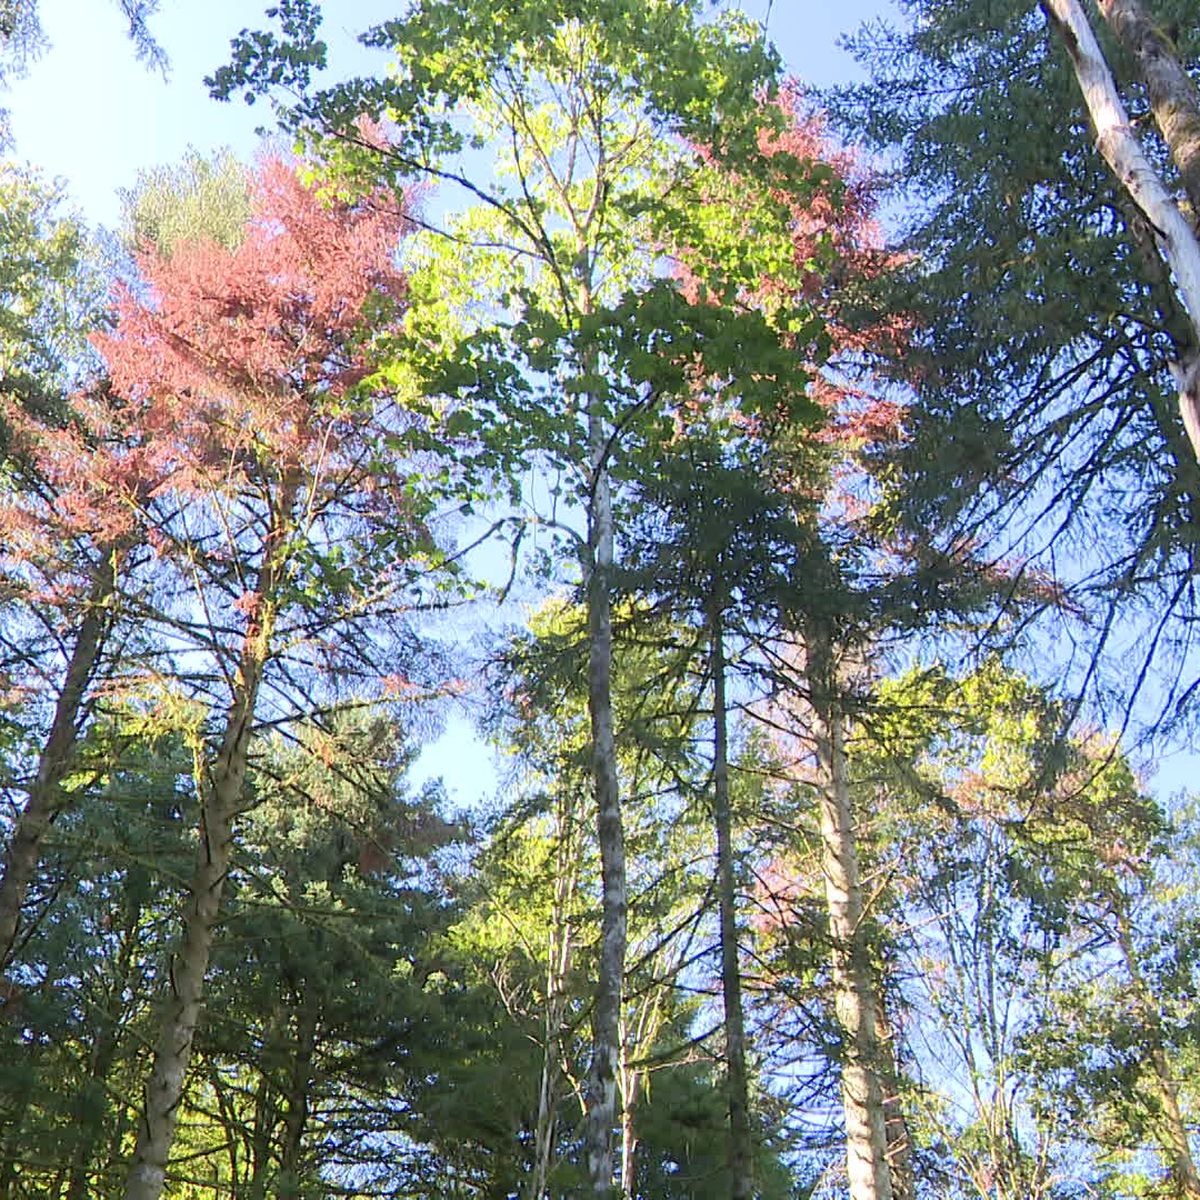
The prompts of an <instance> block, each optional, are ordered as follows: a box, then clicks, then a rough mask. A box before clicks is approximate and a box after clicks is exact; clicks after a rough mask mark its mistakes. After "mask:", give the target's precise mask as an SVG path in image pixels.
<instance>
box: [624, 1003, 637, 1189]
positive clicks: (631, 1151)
mask: <svg viewBox="0 0 1200 1200" xmlns="http://www.w3.org/2000/svg"><path fill="white" fill-rule="evenodd" d="M637 1040H638V1039H637V1035H636V1034H634V1035H633V1036H630V1033H629V1022H628V1018H627V1016H626V1014H625V1013H624V1012H622V1017H621V1200H634V1195H633V1184H634V1180H635V1178H636V1170H637V1147H638V1137H637V1128H636V1126H635V1124H634V1117H635V1115H636V1113H637V1103H638V1090H639V1088H641V1086H642V1078H641V1072H640V1071H639V1070H638V1069H637V1067H636V1066H635V1065H634V1063H635V1062H636V1055H637V1047H636V1046H635V1044H634V1043H635V1041H637Z"/></svg>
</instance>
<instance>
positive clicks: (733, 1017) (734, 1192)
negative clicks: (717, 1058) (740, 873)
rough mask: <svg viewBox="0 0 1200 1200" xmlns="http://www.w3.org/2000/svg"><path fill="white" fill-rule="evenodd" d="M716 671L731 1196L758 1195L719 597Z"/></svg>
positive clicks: (714, 623)
mask: <svg viewBox="0 0 1200 1200" xmlns="http://www.w3.org/2000/svg"><path fill="white" fill-rule="evenodd" d="M709 635H710V641H711V648H710V658H711V662H712V673H713V818H714V821H715V824H716V827H717V895H718V908H719V911H720V925H721V998H722V1000H723V1002H724V1011H725V1077H726V1078H725V1086H726V1091H727V1093H728V1097H727V1099H728V1105H729V1183H730V1196H731V1197H732V1200H750V1197H751V1196H752V1195H753V1194H754V1153H753V1143H752V1138H751V1133H750V1099H749V1086H748V1082H747V1077H746V1022H745V1016H744V1013H743V1009H742V971H741V963H740V962H739V960H738V931H737V889H736V886H735V882H734V870H733V814H732V805H731V803H730V798H729V731H728V726H727V709H726V701H725V634H724V628H723V623H722V620H721V610H720V599H719V596H718V598H717V599H716V600H715V601H714V603H713V606H712V611H711V613H710V616H709Z"/></svg>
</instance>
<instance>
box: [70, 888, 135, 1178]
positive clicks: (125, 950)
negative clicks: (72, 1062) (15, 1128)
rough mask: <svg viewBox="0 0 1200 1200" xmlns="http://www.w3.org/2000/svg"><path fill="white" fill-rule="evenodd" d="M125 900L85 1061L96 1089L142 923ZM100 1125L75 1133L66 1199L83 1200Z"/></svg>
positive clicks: (102, 1080)
mask: <svg viewBox="0 0 1200 1200" xmlns="http://www.w3.org/2000/svg"><path fill="white" fill-rule="evenodd" d="M125 901H126V902H125V919H124V921H123V922H122V930H121V932H122V938H121V949H120V951H119V953H118V955H117V962H116V968H115V970H114V971H113V974H112V984H111V986H110V987H109V989H108V1003H107V1006H106V1009H105V1012H104V1014H103V1017H102V1018H101V1020H100V1028H99V1031H98V1032H97V1034H96V1040H95V1042H94V1043H93V1044H92V1052H91V1054H90V1055H89V1061H88V1079H89V1081H90V1082H91V1084H92V1086H93V1087H95V1088H97V1089H101V1088H104V1087H106V1086H108V1075H109V1072H110V1071H111V1070H112V1066H113V1063H114V1062H115V1061H116V1056H117V1047H118V1045H119V1043H120V1035H121V1027H122V1019H121V1018H122V1014H121V1012H120V1009H121V996H122V994H123V993H124V992H125V990H126V989H127V988H128V987H129V985H130V982H131V980H130V975H131V968H132V964H133V953H134V949H135V948H136V946H137V941H138V938H137V934H138V927H139V925H140V924H141V921H142V904H141V901H140V900H139V899H138V898H137V897H136V896H134V895H133V894H132V892H131V890H130V889H128V888H127V889H126V897H125ZM102 1124H103V1119H101V1120H100V1121H98V1122H97V1123H96V1124H95V1125H92V1126H91V1127H90V1128H89V1127H87V1126H85V1127H84V1128H82V1129H81V1130H80V1131H79V1141H78V1143H77V1144H76V1147H75V1152H74V1153H73V1154H72V1156H71V1164H70V1171H69V1174H68V1182H67V1189H66V1200H87V1196H88V1193H89V1191H90V1188H89V1186H88V1178H89V1176H90V1174H91V1165H92V1160H93V1158H94V1157H95V1151H96V1143H97V1142H98V1141H99V1139H100V1133H101V1128H100V1126H101V1125H102Z"/></svg>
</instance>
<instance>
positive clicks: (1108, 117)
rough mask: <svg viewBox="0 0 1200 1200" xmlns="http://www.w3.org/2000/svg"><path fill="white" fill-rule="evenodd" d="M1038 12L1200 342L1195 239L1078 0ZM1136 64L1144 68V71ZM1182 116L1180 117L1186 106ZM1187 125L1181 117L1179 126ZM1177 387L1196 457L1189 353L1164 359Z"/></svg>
mask: <svg viewBox="0 0 1200 1200" xmlns="http://www.w3.org/2000/svg"><path fill="white" fill-rule="evenodd" d="M1039 3H1040V6H1041V9H1042V11H1043V12H1044V13H1045V14H1046V17H1047V19H1048V20H1049V22H1050V23H1051V25H1052V26H1053V27H1054V28H1055V29H1057V30H1058V33H1059V36H1060V37H1061V39H1062V42H1063V45H1064V46H1065V47H1066V50H1067V54H1068V55H1069V57H1070V59H1071V64H1072V66H1073V67H1074V70H1075V77H1076V79H1077V80H1078V81H1079V87H1080V91H1081V92H1082V93H1083V99H1084V104H1085V106H1086V108H1087V111H1088V114H1089V115H1090V117H1091V120H1092V124H1093V126H1094V127H1095V130H1096V147H1097V149H1098V150H1099V151H1100V153H1101V155H1102V156H1103V158H1104V161H1105V162H1106V163H1108V165H1109V168H1110V170H1111V171H1112V173H1113V174H1114V175H1115V176H1116V178H1117V180H1118V181H1119V182H1120V184H1121V186H1122V187H1123V188H1124V189H1125V191H1126V193H1127V194H1128V195H1129V198H1130V199H1131V200H1132V201H1133V203H1134V204H1135V205H1136V206H1137V208H1138V209H1139V211H1140V212H1141V213H1142V214H1143V215H1144V216H1145V218H1146V220H1147V221H1148V222H1149V224H1150V227H1151V229H1152V230H1153V231H1154V236H1155V241H1156V243H1157V246H1158V250H1159V253H1160V254H1161V255H1162V257H1163V259H1164V260H1165V262H1166V263H1167V265H1168V266H1169V267H1170V268H1171V271H1172V272H1173V274H1174V276H1175V284H1176V287H1177V289H1178V293H1179V298H1180V300H1181V301H1182V303H1183V307H1184V308H1185V310H1186V311H1187V314H1188V319H1189V321H1190V322H1191V326H1192V330H1193V332H1194V334H1195V335H1196V336H1195V337H1193V339H1192V342H1193V345H1195V344H1200V240H1198V239H1197V235H1196V231H1195V230H1194V229H1193V228H1192V225H1191V224H1190V223H1189V221H1188V220H1187V219H1186V218H1185V217H1184V215H1183V213H1182V212H1181V211H1180V208H1179V205H1178V204H1176V202H1175V200H1174V198H1173V197H1172V196H1171V194H1170V192H1169V191H1168V190H1167V188H1166V185H1165V184H1164V182H1163V180H1162V177H1161V176H1160V175H1159V173H1158V171H1157V170H1156V168H1155V166H1154V164H1153V163H1152V162H1151V161H1150V160H1149V158H1148V157H1147V156H1146V154H1145V152H1144V151H1143V149H1142V146H1141V143H1140V142H1139V141H1138V138H1137V134H1136V133H1135V132H1134V130H1133V127H1132V125H1130V123H1129V116H1128V114H1127V113H1126V111H1125V106H1124V104H1123V103H1122V101H1121V97H1120V94H1119V93H1118V91H1117V85H1116V83H1115V82H1114V80H1113V76H1112V72H1111V71H1110V70H1109V67H1108V63H1107V62H1106V61H1105V58H1104V55H1103V52H1102V51H1101V49H1100V46H1099V44H1098V43H1097V41H1096V37H1095V34H1094V33H1093V31H1092V27H1091V25H1090V24H1089V22H1088V18H1087V14H1086V13H1085V12H1084V10H1083V7H1082V6H1081V5H1080V3H1079V0H1039ZM1131 8H1132V6H1131V5H1129V4H1127V3H1115V2H1112V0H1110V3H1109V4H1108V9H1110V10H1112V11H1113V16H1112V18H1111V19H1113V20H1114V21H1115V22H1117V23H1118V24H1120V25H1122V26H1123V27H1124V28H1126V29H1127V30H1128V29H1129V28H1130V27H1131V20H1130V18H1129V10H1130V9H1131ZM1145 65H1146V64H1145V63H1143V69H1145ZM1184 116H1185V117H1186V116H1187V113H1186V106H1185V110H1184ZM1172 128H1173V129H1175V134H1176V143H1177V146H1172V151H1173V152H1177V153H1178V152H1182V153H1183V154H1184V161H1185V163H1187V164H1191V163H1193V162H1194V155H1195V154H1196V153H1198V152H1200V151H1197V149H1196V148H1195V147H1193V146H1192V143H1191V141H1190V140H1189V139H1188V137H1186V136H1184V137H1182V138H1181V136H1180V133H1179V128H1178V127H1177V126H1172ZM1187 128H1191V126H1190V125H1189V124H1187V122H1186V121H1185V129H1187ZM1170 366H1171V371H1172V374H1173V375H1174V378H1175V384H1176V387H1177V389H1178V400H1179V413H1180V417H1181V418H1182V420H1183V426H1184V428H1185V429H1186V430H1187V435H1188V440H1189V442H1190V443H1191V447H1192V453H1193V454H1194V455H1195V456H1196V457H1197V458H1200V358H1198V357H1197V356H1196V354H1195V352H1194V351H1193V352H1191V353H1188V354H1187V355H1186V356H1185V357H1184V358H1183V359H1182V360H1181V361H1178V362H1174V363H1171V364H1170Z"/></svg>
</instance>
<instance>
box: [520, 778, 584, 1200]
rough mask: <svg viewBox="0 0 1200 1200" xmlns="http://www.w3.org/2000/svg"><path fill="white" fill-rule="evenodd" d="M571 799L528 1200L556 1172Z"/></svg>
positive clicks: (559, 870) (571, 871)
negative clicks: (555, 1151)
mask: <svg viewBox="0 0 1200 1200" xmlns="http://www.w3.org/2000/svg"><path fill="white" fill-rule="evenodd" d="M571 806H572V800H571V799H569V798H568V799H564V798H563V797H561V796H560V797H559V798H558V852H557V855H556V863H555V873H554V907H553V910H552V912H551V917H550V935H549V944H548V946H547V952H546V1010H545V1016H544V1019H543V1025H542V1029H543V1038H544V1043H543V1047H544V1052H543V1055H542V1073H541V1079H540V1081H539V1084H538V1111H537V1119H536V1122H535V1124H534V1137H533V1176H532V1178H531V1179H530V1182H529V1200H544V1197H545V1195H546V1189H547V1188H548V1187H549V1185H550V1175H551V1172H552V1171H553V1169H554V1133H555V1129H556V1128H557V1125H558V1102H559V1088H558V1083H559V1079H560V1076H561V1075H562V1068H561V1067H560V1060H561V1058H562V1054H563V1047H562V1036H563V1024H564V1018H565V1016H566V1011H567V1001H568V993H567V973H568V971H570V969H571V961H572V958H573V957H574V952H575V943H574V937H573V931H572V923H571V901H572V897H573V896H574V894H575V889H576V884H577V881H578V877H579V857H578V846H577V844H576V839H575V816H574V813H573V812H572V811H571Z"/></svg>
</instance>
